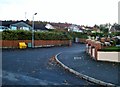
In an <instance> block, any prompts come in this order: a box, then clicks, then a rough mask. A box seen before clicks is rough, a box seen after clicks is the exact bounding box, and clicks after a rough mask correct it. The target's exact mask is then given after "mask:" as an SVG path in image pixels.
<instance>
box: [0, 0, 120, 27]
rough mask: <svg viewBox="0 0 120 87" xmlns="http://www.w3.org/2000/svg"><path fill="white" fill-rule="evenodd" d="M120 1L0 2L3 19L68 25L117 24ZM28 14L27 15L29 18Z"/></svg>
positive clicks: (46, 0)
mask: <svg viewBox="0 0 120 87" xmlns="http://www.w3.org/2000/svg"><path fill="white" fill-rule="evenodd" d="M118 1H119V0H0V20H25V18H27V19H29V20H32V17H33V14H34V13H35V12H37V13H38V14H37V15H36V16H35V20H40V21H50V22H68V23H74V24H79V25H90V26H93V25H94V24H104V23H115V22H116V23H117V22H118ZM25 14H26V16H25Z"/></svg>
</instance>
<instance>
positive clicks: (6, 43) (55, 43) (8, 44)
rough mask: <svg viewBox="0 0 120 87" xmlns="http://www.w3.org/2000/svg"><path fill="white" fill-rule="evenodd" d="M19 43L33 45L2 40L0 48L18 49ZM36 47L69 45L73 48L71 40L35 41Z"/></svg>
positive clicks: (26, 41)
mask: <svg viewBox="0 0 120 87" xmlns="http://www.w3.org/2000/svg"><path fill="white" fill-rule="evenodd" d="M19 42H25V43H26V44H27V45H28V43H32V41H31V40H0V43H2V44H0V47H2V48H18V47H19ZM34 45H35V47H43V46H60V45H69V46H71V41H70V40H35V41H34Z"/></svg>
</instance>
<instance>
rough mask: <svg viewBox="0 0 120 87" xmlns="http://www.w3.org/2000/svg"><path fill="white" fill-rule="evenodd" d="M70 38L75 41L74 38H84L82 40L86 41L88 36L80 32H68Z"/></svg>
mask: <svg viewBox="0 0 120 87" xmlns="http://www.w3.org/2000/svg"><path fill="white" fill-rule="evenodd" d="M68 34H69V35H70V36H72V37H73V39H75V38H76V37H78V38H84V39H87V38H88V37H87V36H88V35H87V34H85V33H80V32H69V33H68Z"/></svg>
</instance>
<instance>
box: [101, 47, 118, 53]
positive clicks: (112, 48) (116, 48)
mask: <svg viewBox="0 0 120 87" xmlns="http://www.w3.org/2000/svg"><path fill="white" fill-rule="evenodd" d="M99 51H117V52H120V47H116V46H113V47H107V48H104V49H100V50H99Z"/></svg>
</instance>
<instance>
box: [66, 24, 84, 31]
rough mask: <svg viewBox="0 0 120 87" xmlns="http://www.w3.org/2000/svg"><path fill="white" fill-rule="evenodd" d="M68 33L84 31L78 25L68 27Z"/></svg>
mask: <svg viewBox="0 0 120 87" xmlns="http://www.w3.org/2000/svg"><path fill="white" fill-rule="evenodd" d="M68 31H69V32H70V31H72V32H83V30H81V29H80V28H79V27H78V26H77V25H71V26H69V27H68Z"/></svg>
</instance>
